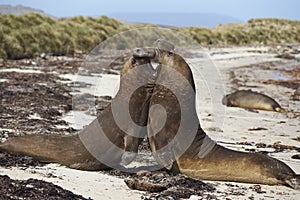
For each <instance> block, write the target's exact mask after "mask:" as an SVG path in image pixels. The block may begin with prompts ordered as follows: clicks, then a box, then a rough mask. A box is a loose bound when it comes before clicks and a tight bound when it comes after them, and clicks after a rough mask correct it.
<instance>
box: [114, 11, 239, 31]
mask: <svg viewBox="0 0 300 200" xmlns="http://www.w3.org/2000/svg"><path fill="white" fill-rule="evenodd" d="M109 16H110V17H113V18H115V19H118V20H120V21H122V22H127V23H138V24H139V23H148V24H156V25H159V26H165V27H205V28H215V27H217V26H218V25H221V24H223V25H224V24H229V23H241V22H243V21H242V20H239V19H237V18H234V17H230V16H225V15H220V14H214V13H145V12H143V13H125V12H124V13H113V14H111V15H109Z"/></svg>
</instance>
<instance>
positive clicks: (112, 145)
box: [0, 49, 156, 170]
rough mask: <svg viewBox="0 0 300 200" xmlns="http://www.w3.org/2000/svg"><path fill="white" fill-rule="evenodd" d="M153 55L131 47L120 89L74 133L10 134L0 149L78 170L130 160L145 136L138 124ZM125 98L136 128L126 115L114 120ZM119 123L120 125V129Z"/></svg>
mask: <svg viewBox="0 0 300 200" xmlns="http://www.w3.org/2000/svg"><path fill="white" fill-rule="evenodd" d="M154 55H155V51H154V50H153V49H152V50H151V49H136V50H134V52H133V56H131V58H130V59H129V60H128V61H127V62H126V63H125V64H124V68H123V69H122V71H121V80H120V89H119V91H118V93H117V94H116V96H115V98H114V99H113V100H112V103H110V104H109V105H108V106H107V107H106V108H105V109H104V110H103V111H102V112H101V114H100V115H99V116H98V117H97V118H96V119H95V120H94V121H93V122H92V123H91V124H89V125H88V126H86V127H85V128H84V129H82V130H81V131H80V132H79V133H78V134H75V135H69V136H58V135H26V136H21V137H13V138H9V139H8V140H7V141H6V142H4V143H2V144H0V151H4V152H8V153H12V154H20V155H26V156H31V157H33V158H35V159H37V160H40V161H43V162H57V163H60V164H63V165H65V166H68V167H70V168H75V169H80V170H100V169H105V168H108V167H112V166H114V165H117V164H119V163H120V162H121V160H123V161H124V163H127V164H128V163H130V162H131V161H132V160H133V159H134V157H133V156H132V155H130V156H127V157H126V154H127V152H137V150H138V146H139V143H140V142H141V139H142V137H143V136H144V135H146V129H145V128H144V129H143V128H140V127H143V126H146V124H147V120H148V106H149V100H150V97H151V94H152V89H153V83H154V81H155V78H156V77H155V76H154V75H153V74H154V71H153V68H152V66H151V62H150V58H151V57H154ZM135 69H138V70H135ZM138 82H141V83H140V86H141V87H139V88H137V90H136V91H134V93H132V96H130V97H127V96H128V95H129V94H130V93H128V92H129V89H130V88H131V87H133V86H135V85H137V84H139V83H138ZM125 98H129V99H130V100H129V115H130V117H131V118H132V120H133V121H134V123H136V124H137V126H136V127H132V126H131V125H132V124H128V121H129V120H128V118H126V120H124V119H121V120H123V121H121V120H120V119H119V122H118V123H119V124H118V123H117V122H116V120H115V118H116V116H118V115H119V113H118V109H119V108H120V107H124V105H122V104H121V105H119V103H120V102H121V103H122V102H123V99H125ZM113 104H114V107H115V109H113V106H112V105H113ZM126 106H127V108H128V105H126ZM122 123H123V124H122ZM120 125H122V126H123V127H122V128H120V127H119V126H120ZM127 131H128V132H132V133H134V134H135V135H132V134H131V135H130V134H128V132H127ZM137 136H139V137H137ZM129 154H130V153H129ZM123 156H124V158H123Z"/></svg>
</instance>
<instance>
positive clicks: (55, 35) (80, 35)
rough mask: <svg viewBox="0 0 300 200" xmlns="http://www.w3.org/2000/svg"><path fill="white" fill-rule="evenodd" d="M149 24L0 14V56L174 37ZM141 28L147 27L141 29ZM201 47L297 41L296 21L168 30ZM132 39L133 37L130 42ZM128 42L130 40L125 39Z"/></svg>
mask: <svg viewBox="0 0 300 200" xmlns="http://www.w3.org/2000/svg"><path fill="white" fill-rule="evenodd" d="M153 27H156V26H153V25H134V26H125V25H123V24H122V23H120V22H118V21H116V20H114V19H111V18H108V17H105V16H103V17H100V18H91V17H82V16H80V17H73V18H61V19H53V18H50V17H47V16H43V15H39V14H36V13H31V14H27V15H22V16H14V15H2V16H0V58H4V59H20V58H31V57H35V56H37V55H39V54H41V53H49V54H53V55H73V53H74V51H75V50H81V51H83V52H89V51H91V50H92V49H93V48H94V47H96V45H98V44H99V43H100V42H102V41H104V40H106V39H108V38H111V37H112V36H113V35H115V34H117V33H120V32H124V31H126V30H132V29H139V28H142V29H143V31H142V32H143V34H141V32H140V31H138V30H134V31H130V33H129V34H126V32H124V33H125V34H122V36H121V37H116V38H114V40H113V41H114V42H112V43H111V44H110V46H109V47H108V48H114V49H124V48H131V47H135V46H143V45H149V44H151V42H153V41H155V40H156V39H157V38H160V37H163V38H165V39H168V40H170V41H177V42H178V44H184V43H185V42H186V41H185V39H184V38H182V41H181V39H180V41H178V38H176V37H178V35H174V33H173V32H172V31H169V32H168V31H166V32H163V35H161V32H157V30H156V29H155V28H153ZM145 30H146V31H145ZM172 30H176V31H179V32H180V33H183V34H184V35H187V36H189V37H190V38H191V39H193V40H194V41H196V42H197V43H198V44H201V45H204V46H206V45H270V44H282V43H297V44H299V43H300V21H290V20H284V19H251V20H249V21H248V22H247V23H245V24H227V25H219V26H218V27H216V28H214V29H207V28H200V27H190V28H173V29H172ZM132 38H134V41H132ZM128 41H130V42H128Z"/></svg>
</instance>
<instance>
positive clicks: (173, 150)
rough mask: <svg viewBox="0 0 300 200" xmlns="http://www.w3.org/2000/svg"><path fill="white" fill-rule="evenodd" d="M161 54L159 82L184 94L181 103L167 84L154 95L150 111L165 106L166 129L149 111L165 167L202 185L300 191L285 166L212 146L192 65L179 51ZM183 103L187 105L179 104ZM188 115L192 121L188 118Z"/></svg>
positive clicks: (152, 137) (153, 142)
mask: <svg viewBox="0 0 300 200" xmlns="http://www.w3.org/2000/svg"><path fill="white" fill-rule="evenodd" d="M157 52H158V53H157V55H158V57H159V62H160V63H161V68H160V73H159V75H158V77H157V82H159V83H164V82H171V83H172V85H174V88H177V90H178V91H179V92H178V93H179V94H182V96H180V97H177V96H176V95H174V94H175V93H176V91H171V90H170V89H168V88H166V87H164V86H162V84H158V85H156V86H155V87H154V89H153V95H152V97H151V100H150V109H151V107H152V106H154V105H156V104H159V105H160V106H163V107H164V109H165V113H166V116H167V119H166V120H165V124H164V126H163V127H162V128H161V129H160V128H158V127H160V125H159V124H160V122H161V121H162V119H161V117H159V116H160V114H161V113H162V112H161V110H162V109H157V110H156V111H155V112H151V110H150V111H149V117H148V138H149V143H150V147H151V150H152V151H153V154H154V157H155V158H156V160H157V162H158V163H159V164H160V165H162V166H164V167H166V168H169V169H170V168H171V170H172V171H177V172H180V173H183V174H185V175H187V176H189V177H192V178H196V179H205V180H220V181H237V182H247V183H256V184H268V185H277V184H284V185H289V186H290V187H292V188H295V189H300V175H297V174H296V173H295V172H294V171H293V170H292V169H291V168H290V167H289V166H288V165H286V164H285V163H283V162H281V161H280V160H277V159H274V158H272V157H269V156H267V155H263V154H259V153H248V152H239V151H234V150H230V149H227V148H225V147H222V146H220V145H218V144H217V143H216V142H214V141H213V140H211V139H210V138H209V137H208V136H207V135H206V133H205V132H204V131H203V130H202V128H201V126H200V123H199V120H198V117H197V113H196V107H195V85H194V80H193V75H192V72H191V70H190V68H189V65H188V64H187V63H186V62H185V61H184V59H183V58H182V57H181V56H179V55H177V54H175V53H174V51H173V49H169V50H168V51H167V48H165V49H158V50H157ZM168 68H172V69H175V70H176V71H177V72H179V73H180V74H181V76H183V77H184V78H185V79H186V80H187V82H184V81H178V79H176V78H173V76H172V75H170V74H168ZM189 84H190V85H189ZM190 87H191V88H192V91H191V90H190V89H189V88H190ZM181 98H183V101H184V102H183V103H182V102H179V101H180V99H181ZM187 103H188V104H187ZM180 106H181V107H180ZM182 113H189V115H185V116H182ZM187 122H191V123H187ZM183 123H187V124H188V126H185V127H184V130H183V131H185V135H184V137H182V136H178V137H177V135H178V132H180V130H179V129H180V128H181V126H183V125H182V124H183ZM195 127H196V128H195ZM194 131H195V132H194ZM179 134H180V133H179ZM176 137H177V138H176ZM190 137H192V139H190ZM187 140H191V142H190V143H191V144H188V143H186V141H187ZM185 145H187V146H186V148H185Z"/></svg>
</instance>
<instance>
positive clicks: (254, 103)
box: [222, 90, 286, 113]
mask: <svg viewBox="0 0 300 200" xmlns="http://www.w3.org/2000/svg"><path fill="white" fill-rule="evenodd" d="M222 104H223V105H226V106H233V107H241V108H248V109H258V110H268V111H276V112H281V113H286V110H285V109H283V108H281V106H280V105H279V104H278V103H277V102H276V101H275V100H274V99H272V98H271V97H269V96H267V95H264V94H260V93H258V92H254V91H251V90H239V91H236V92H234V93H232V94H228V95H226V96H225V97H224V98H223V99H222Z"/></svg>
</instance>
